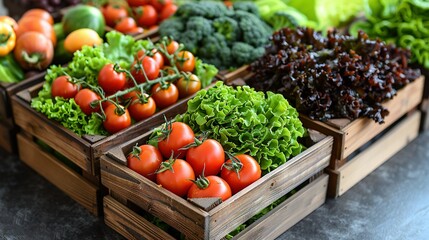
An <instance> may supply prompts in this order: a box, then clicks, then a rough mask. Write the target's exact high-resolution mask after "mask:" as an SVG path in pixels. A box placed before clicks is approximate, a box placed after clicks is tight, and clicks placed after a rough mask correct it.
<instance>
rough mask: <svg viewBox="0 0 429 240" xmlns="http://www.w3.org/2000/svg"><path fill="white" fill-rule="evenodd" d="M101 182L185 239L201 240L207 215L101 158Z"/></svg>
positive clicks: (143, 178) (151, 183)
mask: <svg viewBox="0 0 429 240" xmlns="http://www.w3.org/2000/svg"><path fill="white" fill-rule="evenodd" d="M101 182H102V185H103V186H105V187H107V188H108V189H110V190H111V191H113V192H115V193H116V194H121V195H122V196H124V197H125V198H127V199H128V200H129V201H131V202H133V203H134V204H136V205H137V206H139V207H140V208H142V209H144V210H145V211H147V212H149V213H150V214H153V215H154V216H156V217H159V218H160V219H162V220H163V221H164V222H166V223H167V224H169V225H171V226H173V227H175V228H176V229H178V230H179V231H181V232H182V233H183V234H185V236H189V237H190V238H193V239H202V238H204V234H205V231H204V230H205V229H206V224H207V223H206V218H207V217H208V213H207V212H204V211H203V210H201V209H199V208H198V207H196V206H194V205H192V204H190V203H188V202H187V201H186V200H185V199H182V198H179V197H177V196H176V195H175V194H173V193H172V192H170V191H168V190H166V189H164V188H162V187H161V186H158V185H156V184H155V183H153V182H152V181H150V180H148V179H146V178H145V177H143V176H141V175H139V174H138V173H136V172H134V171H133V170H131V169H129V168H128V167H126V166H123V165H121V164H118V163H116V162H115V161H114V160H111V159H109V158H107V157H105V156H103V157H101Z"/></svg>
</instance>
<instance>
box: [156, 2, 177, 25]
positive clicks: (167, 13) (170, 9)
mask: <svg viewBox="0 0 429 240" xmlns="http://www.w3.org/2000/svg"><path fill="white" fill-rule="evenodd" d="M177 8H178V7H177V5H176V4H174V3H170V4H167V5H165V6H164V8H163V9H162V10H161V13H160V14H159V21H160V22H162V21H164V20H165V19H167V18H169V17H171V16H173V15H174V13H175V12H176V11H177Z"/></svg>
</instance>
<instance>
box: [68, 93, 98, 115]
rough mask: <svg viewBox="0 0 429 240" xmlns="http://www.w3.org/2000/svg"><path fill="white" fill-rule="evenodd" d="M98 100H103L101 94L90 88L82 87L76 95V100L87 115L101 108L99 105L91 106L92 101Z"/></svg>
mask: <svg viewBox="0 0 429 240" xmlns="http://www.w3.org/2000/svg"><path fill="white" fill-rule="evenodd" d="M98 100H101V98H100V96H98V94H97V93H95V92H94V91H92V90H90V89H88V88H84V89H81V90H80V91H79V92H77V94H76V96H74V101H75V102H76V104H77V105H79V107H80V109H81V110H82V112H84V113H85V114H86V115H90V114H91V113H93V112H98V110H100V106H99V105H96V106H95V107H94V108H92V107H91V103H92V102H94V101H98Z"/></svg>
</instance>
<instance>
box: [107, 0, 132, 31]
mask: <svg viewBox="0 0 429 240" xmlns="http://www.w3.org/2000/svg"><path fill="white" fill-rule="evenodd" d="M102 13H103V16H104V19H105V20H106V24H107V25H108V26H110V27H114V26H115V25H116V23H118V22H119V21H120V20H121V19H122V18H125V17H128V12H127V10H126V9H125V8H124V7H122V6H119V5H115V4H108V5H106V6H105V7H104V9H103V11H102Z"/></svg>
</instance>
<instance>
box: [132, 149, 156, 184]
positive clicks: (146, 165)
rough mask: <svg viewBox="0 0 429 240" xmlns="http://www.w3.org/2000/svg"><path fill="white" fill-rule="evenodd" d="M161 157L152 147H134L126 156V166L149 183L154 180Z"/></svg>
mask: <svg viewBox="0 0 429 240" xmlns="http://www.w3.org/2000/svg"><path fill="white" fill-rule="evenodd" d="M162 161H163V159H162V155H161V153H160V152H159V150H158V149H157V148H156V147H154V146H152V145H148V144H145V145H141V146H139V147H137V146H135V147H134V148H133V151H132V152H131V153H130V154H129V155H128V156H127V166H128V167H129V168H131V169H132V170H134V171H136V172H137V173H139V174H141V175H143V176H144V177H146V178H148V179H150V180H151V181H154V182H155V180H156V171H157V170H158V168H159V165H160V164H161V163H162Z"/></svg>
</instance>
